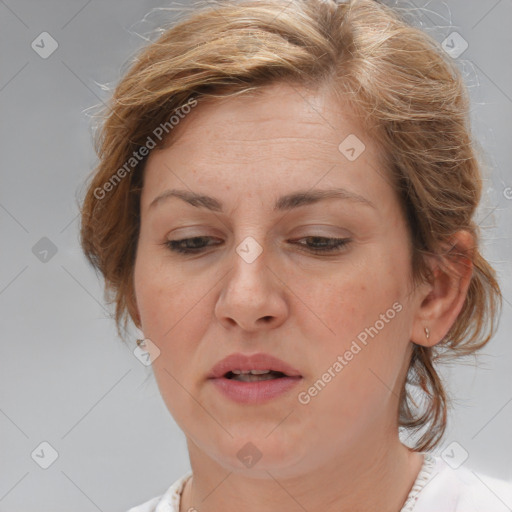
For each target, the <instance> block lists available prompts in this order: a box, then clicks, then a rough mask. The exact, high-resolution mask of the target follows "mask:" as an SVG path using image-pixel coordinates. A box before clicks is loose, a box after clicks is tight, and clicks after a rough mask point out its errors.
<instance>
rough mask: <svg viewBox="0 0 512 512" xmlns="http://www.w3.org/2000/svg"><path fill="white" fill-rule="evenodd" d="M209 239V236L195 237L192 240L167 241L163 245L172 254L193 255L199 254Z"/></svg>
mask: <svg viewBox="0 0 512 512" xmlns="http://www.w3.org/2000/svg"><path fill="white" fill-rule="evenodd" d="M211 238H212V237H211V236H195V237H193V238H182V239H181V240H168V241H167V242H165V245H166V246H167V247H169V249H170V250H171V251H174V252H178V253H182V254H194V253H199V252H201V251H202V250H203V249H204V248H205V247H206V246H205V245H204V241H205V240H208V239H211ZM216 245H218V244H216Z"/></svg>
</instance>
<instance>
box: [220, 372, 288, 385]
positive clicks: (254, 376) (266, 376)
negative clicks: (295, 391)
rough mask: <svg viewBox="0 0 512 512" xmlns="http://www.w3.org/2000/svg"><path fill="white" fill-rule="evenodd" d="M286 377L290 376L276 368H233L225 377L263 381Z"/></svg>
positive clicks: (243, 380)
mask: <svg viewBox="0 0 512 512" xmlns="http://www.w3.org/2000/svg"><path fill="white" fill-rule="evenodd" d="M284 377H289V376H288V375H286V374H285V373H283V372H278V371H274V370H233V371H229V372H227V373H226V374H225V375H224V378H225V379H230V380H237V381H240V382H262V381H265V380H273V379H282V378H284Z"/></svg>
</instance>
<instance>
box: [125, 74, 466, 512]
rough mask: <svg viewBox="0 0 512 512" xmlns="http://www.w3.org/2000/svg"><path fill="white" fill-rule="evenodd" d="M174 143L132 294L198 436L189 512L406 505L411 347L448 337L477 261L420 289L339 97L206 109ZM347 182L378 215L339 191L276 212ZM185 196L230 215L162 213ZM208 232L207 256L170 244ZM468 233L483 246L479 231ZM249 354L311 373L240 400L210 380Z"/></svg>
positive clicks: (375, 155) (159, 373)
mask: <svg viewBox="0 0 512 512" xmlns="http://www.w3.org/2000/svg"><path fill="white" fill-rule="evenodd" d="M349 134H355V135H356V136H357V137H358V138H359V139H360V140H361V141H363V142H364V144H365V146H366V149H365V150H364V151H363V153H362V154H361V155H360V156H359V157H358V158H357V159H356V160H355V161H349V160H348V159H347V158H346V157H345V155H344V154H342V153H341V152H340V151H339V149H338V146H339V145H340V143H341V142H342V141H343V140H344V139H345V138H346V137H347V136H348V135H349ZM172 135H173V137H174V138H173V143H172V145H170V146H169V147H166V148H165V149H162V150H155V151H153V152H152V153H151V154H150V156H149V159H148V161H147V165H146V168H145V176H144V188H143V191H142V195H141V229H140V237H139V241H138V248H137V255H136V263H135V274H134V286H135V295H136V307H137V312H138V319H137V320H138V325H139V326H140V328H141V330H142V331H143V333H144V336H145V337H146V338H149V339H150V340H151V341H152V342H153V343H154V344H155V345H156V346H157V347H158V349H159V350H160V355H159V357H157V358H156V359H155V361H154V362H153V371H154V374H155V378H156V380H157V383H158V386H159V389H160V392H161V394H162V397H163V399H164V401H165V404H166V406H167V407H168V409H169V411H170V413H171V414H172V416H173V417H174V419H175V421H176V422H177V424H178V425H179V426H180V428H181V429H182V430H183V432H184V433H185V435H186V438H187V445H188V450H189V455H190V462H191V467H192V470H193V478H192V479H191V480H190V481H189V482H188V484H187V486H186V488H185V490H184V493H183V496H182V501H181V507H180V511H181V512H184V511H188V510H189V508H190V507H194V508H195V509H196V510H198V511H201V512H213V511H216V512H218V511H219V510H223V511H225V512H231V511H235V510H236V511H239V510H244V511H247V512H256V511H258V512H261V510H265V511H268V512H277V511H282V510H287V511H290V512H294V511H301V512H303V510H304V509H306V510H309V511H315V510H323V511H325V512H331V511H337V512H340V511H351V512H355V511H369V510H379V511H381V512H383V511H389V512H392V511H398V510H400V508H401V507H402V505H403V503H404V501H405V499H406V497H407V495H408V493H409V491H410V489H411V487H412V485H413V483H414V480H415V478H416V476H417V474H418V471H419V470H420V467H421V464H422V462H423V456H422V455H421V454H418V453H416V452H412V451H411V450H409V449H408V448H407V447H405V446H404V445H403V444H402V443H401V442H400V441H399V438H398V426H397V410H398V403H399V401H398V397H399V393H400V389H401V386H402V382H403V380H404V378H405V374H406V370H407V365H408V358H409V356H410V354H411V350H412V343H413V342H414V343H418V344H422V345H427V344H429V345H434V344H436V343H437V342H439V341H440V340H441V339H442V338H443V336H444V335H445V334H446V333H447V332H448V330H449V328H450V327H451V325H452V324H453V322H454V321H455V319H456V317H457V315H458V313H459V312H460V309H461V308H462V305H463V301H464V298H465V295H466V292H467V287H468V284H469V278H470V275H471V265H470V264H468V261H467V260H464V261H461V262H460V263H457V264H455V267H456V268H455V267H454V269H455V270H458V272H459V277H453V276H450V275H448V274H446V273H444V272H443V271H441V270H439V269H438V270H436V273H435V276H436V277H435V280H434V281H433V282H432V283H425V284H422V285H421V286H416V287H413V285H412V283H411V275H410V272H406V269H410V268H411V252H410V245H409V238H408V233H407V225H406V223H405V220H404V217H403V215H402V213H401V210H400V208H399V203H398V199H397V197H396V194H395V191H394V190H393V188H392V186H391V185H390V181H389V179H388V178H387V176H386V173H385V171H384V170H383V169H382V168H381V162H382V161H383V159H382V154H381V153H380V152H379V150H378V148H377V146H376V145H375V144H374V143H373V141H372V140H371V139H370V138H369V137H367V136H366V135H365V132H364V131H363V129H362V128H361V126H360V125H359V123H358V122H357V119H356V118H355V116H353V115H352V113H351V111H350V108H349V106H348V105H346V104H343V103H342V102H341V101H340V100H336V99H335V98H334V97H333V96H332V95H331V94H330V93H329V91H328V89H325V88H320V89H318V90H315V91H309V90H306V89H297V88H296V87H291V86H290V85H286V84H276V85H272V86H269V87H267V88H265V89H264V90H263V92H261V93H260V94H259V95H257V96H251V97H244V96H239V97H236V98H228V99H224V100H222V101H218V100H217V101H212V102H208V103H205V104H199V106H197V107H196V108H195V109H194V110H193V111H192V113H190V114H189V115H188V116H187V117H186V118H185V119H184V120H183V121H182V122H181V123H180V125H179V126H177V127H176V128H175V130H174V132H173V134H172ZM335 186H336V187H343V188H346V189H349V190H350V191H352V192H355V193H357V194H360V195H361V196H364V197H365V198H366V199H368V200H369V201H371V202H372V203H373V205H374V207H369V206H367V205H365V204H363V203H359V202H356V201H353V200H348V199H343V200H341V199H328V200H323V201H320V202H317V203H314V204H309V205H304V206H301V207H299V208H295V209H293V210H290V211H288V212H274V211H272V206H273V204H274V202H275V200H276V199H277V198H278V197H280V196H282V195H284V194H288V193H291V192H294V191H297V190H299V189H300V190H303V189H305V190H310V189H315V190H316V189H321V188H322V189H323V188H331V187H335ZM170 188H179V189H185V190H189V191H190V190H192V191H194V192H198V193H204V194H208V195H210V196H213V197H215V198H217V199H218V200H219V201H222V203H223V204H224V212H223V213H220V212H212V211H209V210H208V209H205V208H196V207H194V206H192V205H190V204H188V203H186V202H184V201H182V200H180V199H177V198H172V199H169V200H167V201H163V202H161V203H159V204H158V205H157V206H155V207H153V208H149V205H150V203H151V201H152V200H153V199H154V198H155V197H156V196H157V195H159V194H160V193H162V192H163V191H164V190H166V189H170ZM196 236H208V237H213V238H212V239H208V241H207V242H205V243H206V244H209V245H207V247H206V248H205V249H204V251H203V252H202V253H198V254H196V255H181V254H179V253H174V252H172V251H171V250H170V249H169V248H168V247H166V246H165V242H166V241H167V240H179V239H184V238H187V237H188V238H191V237H196ZM249 236H250V237H253V238H254V239H255V240H256V241H257V242H258V243H259V245H260V246H261V248H262V249H263V252H262V253H261V254H260V255H259V256H258V257H257V258H256V260H255V261H253V262H252V263H247V261H245V260H244V259H243V258H241V257H240V256H239V255H238V253H237V252H236V248H237V246H238V245H239V244H240V243H241V242H242V241H243V240H244V239H245V238H246V237H249ZM311 236H322V237H330V238H333V237H334V238H336V237H338V238H349V239H350V240H351V241H350V243H349V244H348V245H346V246H344V247H342V248H341V250H340V251H339V252H337V253H336V252H334V253H332V255H328V256H322V255H315V254H313V253H311V252H308V247H309V248H311V247H313V248H314V247H315V245H314V244H315V241H311V239H308V238H306V237H311ZM455 240H456V242H457V244H458V247H459V248H460V249H467V248H469V247H470V246H471V243H472V240H471V236H470V235H469V234H468V233H466V232H459V233H458V234H457V235H456V238H455ZM299 242H300V244H302V245H300V244H299ZM215 244H218V245H215ZM308 244H309V245H308ZM397 302H398V303H399V304H400V305H401V306H402V309H401V311H400V312H399V313H397V314H396V315H395V316H394V318H393V319H392V320H389V321H388V322H387V323H385V326H384V327H383V328H382V329H380V330H379V332H378V334H377V335H375V336H374V337H373V338H369V341H368V344H367V345H366V346H364V348H362V350H361V351H359V352H358V353H357V355H355V356H354V357H353V359H352V360H351V361H349V362H348V364H347V365H346V366H344V368H343V370H342V371H341V372H340V373H338V374H337V375H336V377H334V378H333V379H332V380H331V381H330V382H329V383H328V384H327V385H326V386H325V387H324V389H323V390H321V392H320V393H318V395H317V396H315V397H314V398H312V399H311V401H310V402H309V403H308V404H307V405H303V404H300V403H299V402H298V399H297V395H298V393H299V392H300V391H304V390H307V389H308V388H309V387H310V386H311V385H312V384H313V383H314V382H315V381H317V380H318V379H319V378H320V377H321V376H322V374H323V373H324V372H325V371H326V370H327V368H329V367H331V366H332V365H333V363H334V362H335V361H336V359H337V357H338V355H343V354H344V353H345V351H346V350H347V349H349V347H350V345H351V343H352V341H353V340H355V339H356V338H357V335H358V334H359V333H361V332H362V331H364V330H365V328H368V327H370V326H374V325H375V323H376V321H377V320H379V318H381V317H380V315H381V314H384V313H385V312H386V311H387V310H389V309H390V308H392V305H393V304H394V303H397ZM425 326H428V328H429V329H430V338H429V339H428V340H427V338H426V337H425V332H424V328H425ZM233 352H243V353H246V354H252V353H255V352H267V353H270V354H272V355H274V356H276V357H278V358H280V359H283V360H285V361H287V362H288V363H289V364H291V365H292V366H293V367H294V368H296V369H298V370H299V371H300V373H301V375H302V376H303V381H301V383H300V384H299V386H297V387H296V388H295V389H294V390H292V391H291V392H289V393H286V394H285V395H281V396H280V397H278V398H275V399H273V400H271V401H270V402H267V403H265V404H260V405H241V404H237V403H235V402H232V401H230V400H229V399H228V398H226V397H224V396H223V395H221V394H220V392H219V391H218V390H217V389H216V388H215V387H214V386H213V385H212V383H211V382H209V381H208V380H207V374H208V372H209V371H210V369H211V367H212V366H213V365H214V364H215V363H216V362H218V361H219V360H221V359H222V358H224V357H226V356H227V355H229V354H231V353H233ZM248 442H251V443H253V444H254V445H255V446H256V447H257V449H258V450H259V452H260V453H261V454H262V457H261V459H260V460H259V461H258V462H257V463H256V464H254V466H252V467H250V468H247V467H246V466H245V465H244V464H242V462H241V461H240V460H239V459H238V457H237V452H238V451H239V450H240V449H241V448H242V447H243V446H244V445H245V444H246V443H248Z"/></svg>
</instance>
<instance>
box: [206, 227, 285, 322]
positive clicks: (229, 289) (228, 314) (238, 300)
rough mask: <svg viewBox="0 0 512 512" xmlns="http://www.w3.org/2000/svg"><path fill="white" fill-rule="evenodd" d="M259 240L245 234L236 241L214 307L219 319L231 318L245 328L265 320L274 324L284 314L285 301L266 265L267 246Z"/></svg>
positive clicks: (280, 319)
mask: <svg viewBox="0 0 512 512" xmlns="http://www.w3.org/2000/svg"><path fill="white" fill-rule="evenodd" d="M253 233H254V232H253ZM256 236H258V235H256ZM261 240H262V242H261V243H260V242H259V241H258V240H256V237H255V236H253V235H247V236H245V237H244V238H243V239H242V241H241V242H239V243H238V244H237V246H236V247H235V255H234V257H233V266H232V270H231V272H229V273H228V275H227V276H226V281H224V283H225V284H224V287H223V289H222V291H221V294H220V296H219V298H218V302H217V305H216V308H215V314H216V315H217V317H218V318H219V320H221V321H228V322H229V324H230V325H232V324H233V322H234V323H236V324H238V325H239V326H240V327H242V328H243V329H246V330H252V329H254V328H257V327H258V326H259V325H266V324H268V323H269V320H273V323H272V325H273V326H276V325H278V324H280V323H281V322H282V321H283V319H284V317H285V315H286V303H285V301H284V298H283V297H282V294H281V292H280V287H279V284H278V282H277V281H276V279H275V276H274V272H272V271H271V270H270V267H269V266H268V262H269V259H268V256H269V250H268V248H266V247H264V244H265V242H264V241H263V238H261Z"/></svg>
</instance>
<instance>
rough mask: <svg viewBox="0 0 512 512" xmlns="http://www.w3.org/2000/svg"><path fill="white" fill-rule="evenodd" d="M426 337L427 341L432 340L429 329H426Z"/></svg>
mask: <svg viewBox="0 0 512 512" xmlns="http://www.w3.org/2000/svg"><path fill="white" fill-rule="evenodd" d="M425 336H426V337H427V340H428V339H429V338H430V331H429V329H428V327H425Z"/></svg>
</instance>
